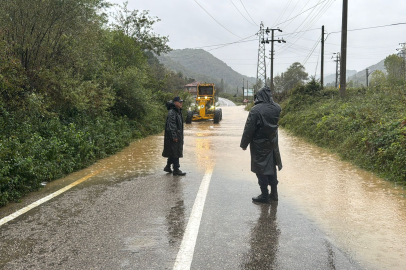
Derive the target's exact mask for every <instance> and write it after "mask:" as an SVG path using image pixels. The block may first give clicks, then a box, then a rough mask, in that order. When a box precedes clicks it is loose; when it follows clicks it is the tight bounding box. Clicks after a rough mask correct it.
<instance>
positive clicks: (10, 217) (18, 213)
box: [0, 169, 104, 226]
mask: <svg viewBox="0 0 406 270" xmlns="http://www.w3.org/2000/svg"><path fill="white" fill-rule="evenodd" d="M102 170H104V169H101V170H98V171H95V172H93V173H91V174H88V175H86V176H85V177H83V178H81V179H79V180H77V181H75V182H73V183H72V184H70V185H67V186H66V187H64V188H61V189H59V190H57V191H55V192H54V193H51V194H49V195H48V196H45V197H44V198H42V199H39V200H38V201H35V202H33V203H31V204H29V205H27V206H26V207H24V208H21V209H20V210H18V211H16V212H14V213H13V214H10V215H8V216H6V217H4V218H2V219H0V226H2V225H4V224H6V223H7V222H9V221H11V220H13V219H15V218H17V217H19V216H21V215H22V214H25V213H27V212H28V211H30V210H31V209H33V208H35V207H37V206H39V205H41V204H43V203H45V202H47V201H49V200H51V199H53V198H55V197H56V196H58V195H60V194H62V193H64V192H65V191H67V190H69V189H71V188H73V187H74V186H77V185H79V184H80V183H82V182H84V181H86V180H87V179H89V178H90V177H93V176H95V175H96V174H99V173H100V172H101V171H102Z"/></svg>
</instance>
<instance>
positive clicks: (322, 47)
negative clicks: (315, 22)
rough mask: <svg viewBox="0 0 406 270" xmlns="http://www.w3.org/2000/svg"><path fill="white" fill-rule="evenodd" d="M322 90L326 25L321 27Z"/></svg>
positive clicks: (322, 84) (322, 85)
mask: <svg viewBox="0 0 406 270" xmlns="http://www.w3.org/2000/svg"><path fill="white" fill-rule="evenodd" d="M320 84H321V89H323V88H324V25H323V26H322V27H321V71H320Z"/></svg>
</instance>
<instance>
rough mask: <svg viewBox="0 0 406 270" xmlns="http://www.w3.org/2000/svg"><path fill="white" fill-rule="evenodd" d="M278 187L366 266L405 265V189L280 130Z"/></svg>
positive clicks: (401, 267)
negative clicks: (281, 168)
mask: <svg viewBox="0 0 406 270" xmlns="http://www.w3.org/2000/svg"><path fill="white" fill-rule="evenodd" d="M280 147H281V154H282V160H283V165H284V168H283V170H282V171H281V172H280V174H279V180H280V190H281V192H280V193H281V195H282V200H283V196H286V197H290V198H291V199H292V200H294V201H295V202H296V204H297V205H298V206H299V207H300V208H301V209H302V210H303V211H304V212H306V213H307V214H308V215H309V216H310V218H313V219H314V221H316V223H318V224H320V225H321V226H322V228H323V229H324V230H325V231H326V232H327V234H328V235H329V236H330V237H331V238H332V239H334V240H333V241H335V242H336V244H338V245H339V246H340V247H344V249H346V251H347V252H349V253H351V254H355V255H356V257H357V258H359V259H361V260H362V261H364V262H365V261H366V262H367V263H368V265H369V267H370V268H368V269H404V266H405V265H406V257H405V256H404V254H405V252H406V208H405V206H406V199H405V190H404V189H403V188H402V187H396V186H395V185H394V184H392V183H389V182H387V181H384V180H382V179H381V178H378V177H376V176H375V175H374V174H372V173H369V172H366V171H364V170H361V169H358V168H356V167H355V166H353V165H351V164H350V163H347V162H343V161H341V160H339V158H338V157H336V156H334V155H332V154H330V153H328V152H327V151H325V150H324V149H321V148H318V147H315V146H312V145H310V144H308V143H306V142H304V141H303V140H301V139H299V138H295V137H292V136H290V135H288V134H287V133H286V132H285V131H283V130H281V131H280Z"/></svg>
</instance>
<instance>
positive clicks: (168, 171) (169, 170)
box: [164, 165, 172, 173]
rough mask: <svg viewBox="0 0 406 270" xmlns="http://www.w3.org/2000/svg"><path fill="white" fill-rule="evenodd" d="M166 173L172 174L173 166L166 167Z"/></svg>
mask: <svg viewBox="0 0 406 270" xmlns="http://www.w3.org/2000/svg"><path fill="white" fill-rule="evenodd" d="M164 171H165V172H167V173H172V170H171V165H166V166H165V168H164Z"/></svg>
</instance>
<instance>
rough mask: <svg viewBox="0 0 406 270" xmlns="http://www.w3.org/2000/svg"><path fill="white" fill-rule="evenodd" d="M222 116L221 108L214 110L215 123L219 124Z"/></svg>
mask: <svg viewBox="0 0 406 270" xmlns="http://www.w3.org/2000/svg"><path fill="white" fill-rule="evenodd" d="M220 118H221V111H220V110H215V111H214V119H213V121H214V124H218V123H219V122H220Z"/></svg>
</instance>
